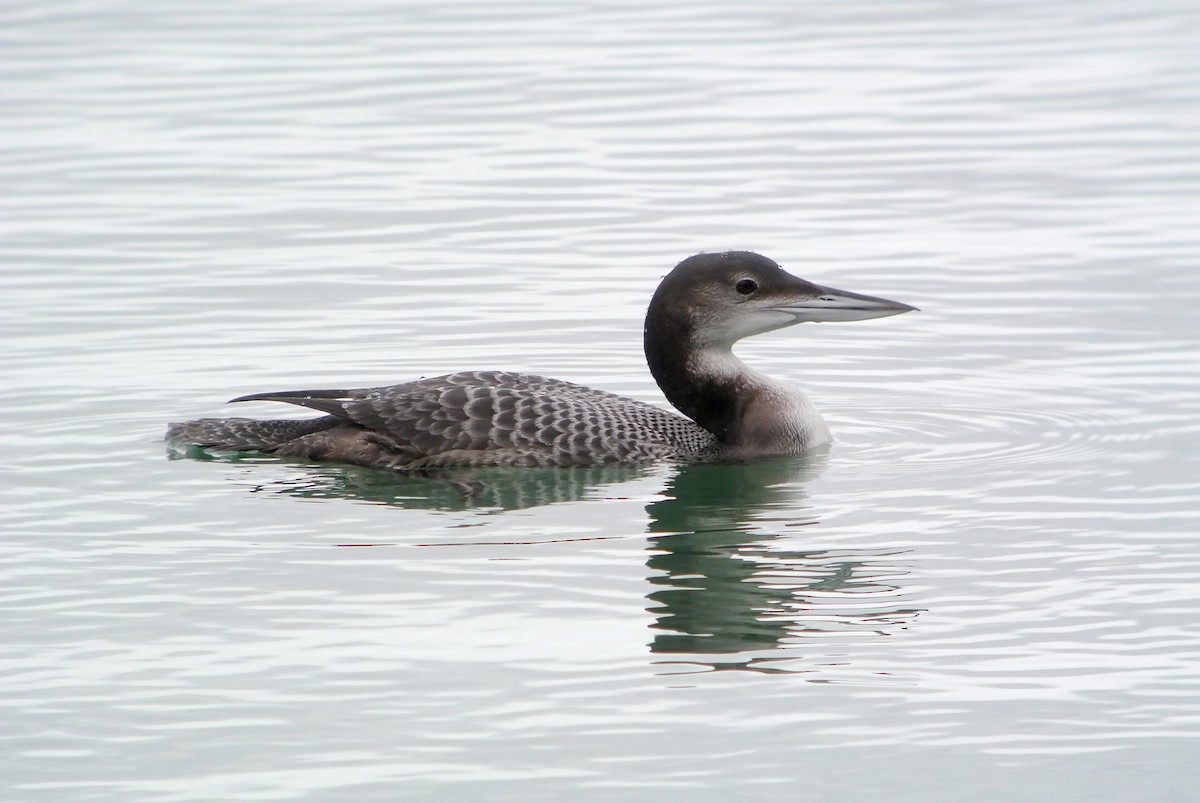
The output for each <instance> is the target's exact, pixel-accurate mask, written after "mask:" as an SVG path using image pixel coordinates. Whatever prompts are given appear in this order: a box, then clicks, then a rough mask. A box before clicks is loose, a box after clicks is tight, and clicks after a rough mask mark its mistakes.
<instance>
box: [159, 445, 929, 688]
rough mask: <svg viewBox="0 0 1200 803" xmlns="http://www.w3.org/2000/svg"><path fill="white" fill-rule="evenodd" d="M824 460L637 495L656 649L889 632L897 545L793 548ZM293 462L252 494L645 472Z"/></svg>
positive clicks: (565, 489) (517, 490)
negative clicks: (644, 501) (647, 540)
mask: <svg viewBox="0 0 1200 803" xmlns="http://www.w3.org/2000/svg"><path fill="white" fill-rule="evenodd" d="M184 454H187V455H189V456H199V457H201V458H202V459H221V460H229V461H232V462H255V461H264V462H285V463H288V462H293V461H278V460H276V459H275V458H261V457H258V458H256V457H246V456H239V457H226V458H214V457H213V456H211V455H207V454H206V453H205V454H197V453H196V452H195V451H194V450H192V451H188V452H185V453H184ZM173 456H176V457H178V456H180V453H173ZM827 460H828V454H827V452H825V451H819V452H816V453H812V454H808V455H804V456H801V457H792V458H781V459H773V460H763V461H755V462H750V463H738V464H707V465H705V464H701V465H683V466H677V467H675V468H673V469H672V473H671V474H670V475H669V478H668V481H667V483H666V487H665V488H664V489H663V491H662V492H661V498H660V499H658V500H656V501H653V502H651V503H650V504H648V505H647V506H646V512H647V514H648V525H647V529H648V532H649V533H650V534H651V545H650V547H649V551H650V553H651V555H650V557H649V558H648V559H647V561H646V567H647V569H648V570H649V572H648V580H649V582H650V583H651V584H653V585H655V586H658V587H659V590H657V591H655V592H653V593H652V594H650V595H649V597H648V599H649V601H650V603H651V604H650V606H649V608H648V610H650V611H651V612H652V613H653V614H654V615H655V616H656V623H655V625H654V629H655V633H654V635H653V637H652V640H651V642H650V650H651V651H652V652H654V653H657V654H662V655H670V654H677V655H681V656H688V658H687V660H686V661H684V662H683V663H686V664H688V665H698V666H703V667H712V668H724V669H728V668H734V667H738V666H742V667H744V668H747V669H755V670H761V671H767V667H766V664H768V663H769V662H770V661H771V660H773V659H772V658H771V657H770V656H754V655H751V656H748V657H745V659H744V660H742V661H739V660H737V659H735V658H734V657H733V656H735V655H737V654H739V653H754V652H763V651H771V650H776V649H778V648H780V647H784V646H794V645H795V644H796V643H797V642H800V641H803V640H805V639H812V638H822V639H828V638H838V637H861V636H868V637H870V636H880V635H890V634H892V633H894V632H895V631H896V630H897V629H899V628H902V627H903V626H905V625H906V624H907V623H908V622H910V621H911V620H912V619H913V618H914V617H915V616H916V615H917V614H918V613H919V612H920V611H919V609H917V608H914V607H913V606H912V605H911V604H908V603H907V602H906V595H905V593H904V590H903V580H904V577H905V575H906V574H908V569H907V568H906V567H905V565H904V563H903V557H902V556H903V555H904V552H903V551H896V550H869V549H841V550H805V549H797V548H795V547H796V545H797V543H798V542H799V543H802V542H803V539H804V529H805V528H807V527H812V526H817V525H819V524H820V518H819V514H818V512H817V511H816V510H814V509H813V508H812V507H811V506H810V505H809V504H808V501H807V494H806V491H805V483H807V482H809V481H810V480H812V479H814V478H816V477H817V476H819V474H820V473H821V470H822V469H823V467H824V465H825V464H826V462H827ZM298 465H299V466H301V467H303V469H304V470H303V471H302V472H299V473H297V474H295V475H292V476H288V477H286V478H283V479H278V480H273V481H270V482H265V483H262V484H260V485H256V486H253V487H252V488H251V490H250V492H251V493H269V494H278V495H281V496H291V497H297V498H301V499H326V500H335V499H348V500H354V501H364V502H370V503H375V504H384V505H390V506H395V507H401V508H405V509H410V510H439V511H447V510H451V511H466V510H478V511H489V510H494V511H517V510H525V509H530V508H534V507H539V506H544V505H551V504H557V503H563V502H575V501H579V500H583V499H586V498H589V497H593V496H595V495H598V494H603V495H615V494H619V491H618V490H617V488H618V486H620V485H621V484H622V483H625V482H629V481H631V480H634V479H638V478H641V477H645V476H647V475H648V474H649V473H650V470H649V468H648V467H644V466H606V467H598V468H546V469H516V470H514V469H502V468H478V469H459V468H455V469H439V470H431V471H423V472H391V471H383V470H379V469H370V468H360V467H357V466H340V465H335V466H331V465H321V464H310V463H298ZM607 537H613V536H607ZM563 540H570V539H563ZM456 543H462V542H456ZM508 543H509V545H511V546H520V545H521V544H520V543H519V542H508ZM443 545H445V544H443ZM700 656H712V657H711V658H709V659H707V660H704V659H701V658H700ZM789 657H795V656H794V655H789ZM669 663H676V662H669Z"/></svg>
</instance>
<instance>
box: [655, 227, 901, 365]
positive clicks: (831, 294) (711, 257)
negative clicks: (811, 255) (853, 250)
mask: <svg viewBox="0 0 1200 803" xmlns="http://www.w3.org/2000/svg"><path fill="white" fill-rule="evenodd" d="M914 309H916V307H910V306H909V305H908V304H901V303H900V302H898V301H888V300H887V299H884V298H874V297H872V296H864V295H859V294H858V293H850V292H847V291H845V290H835V289H833V288H831V287H822V286H821V285H818V284H813V283H812V282H809V281H805V280H804V279H800V278H797V277H795V276H793V275H791V274H790V273H787V272H786V271H784V270H783V269H782V268H780V267H779V266H778V265H777V264H775V263H774V262H773V261H771V260H770V259H767V258H766V257H764V256H762V255H760V254H755V253H753V252H751V251H726V252H724V253H719V254H697V255H696V256H693V257H688V258H687V259H685V260H683V262H680V263H679V264H678V265H677V266H676V267H675V269H674V270H673V271H671V272H670V273H669V274H667V277H666V278H665V279H663V280H662V283H661V284H659V286H658V290H657V291H655V293H654V298H653V299H652V300H651V302H650V308H649V310H647V312H646V347H647V356H649V351H650V349H651V346H652V343H651V340H652V339H653V340H654V341H661V339H662V338H671V339H674V340H676V341H678V340H686V341H689V342H690V344H691V346H692V347H693V348H712V347H716V348H729V347H730V346H732V345H733V344H734V343H736V342H737V341H739V340H741V339H742V338H744V337H749V336H751V335H757V334H761V333H763V332H770V331H772V330H774V329H782V328H783V327H785V326H791V325H792V324H794V323H803V322H805V321H861V320H866V319H868V318H883V317H885V316H888V315H899V314H900V313H902V312H909V311H910V310H914Z"/></svg>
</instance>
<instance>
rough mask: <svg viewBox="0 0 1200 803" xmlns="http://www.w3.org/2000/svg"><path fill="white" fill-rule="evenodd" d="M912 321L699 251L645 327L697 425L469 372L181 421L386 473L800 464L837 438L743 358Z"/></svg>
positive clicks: (671, 393) (187, 439) (778, 272)
mask: <svg viewBox="0 0 1200 803" xmlns="http://www.w3.org/2000/svg"><path fill="white" fill-rule="evenodd" d="M911 309H913V307H909V306H908V305H905V304H899V303H897V302H892V301H887V300H885V299H879V298H873V297H870V296H861V295H857V294H854V293H847V292H844V291H840V290H833V289H830V288H826V287H821V286H819V285H815V284H812V283H811V282H806V281H804V280H803V279H798V278H796V277H794V276H792V275H790V274H788V273H785V272H784V271H783V270H782V269H781V268H780V267H779V266H778V265H776V264H775V263H774V262H772V261H771V260H769V259H767V258H765V257H762V256H759V255H758V254H753V253H750V252H744V251H734V252H727V253H723V254H701V255H698V256H694V257H690V258H689V259H686V260H684V261H683V262H682V263H680V264H679V265H678V266H677V267H676V268H675V270H673V271H672V272H671V273H670V274H669V275H668V276H667V277H666V278H665V279H664V280H663V282H662V283H661V284H660V285H659V288H658V290H657V291H656V292H655V294H654V298H653V300H652V301H651V304H650V308H649V310H648V311H647V315H646V327H645V349H646V357H647V361H648V363H649V366H650V370H651V373H652V374H653V376H654V378H655V380H656V381H657V382H658V384H659V386H660V387H661V388H662V390H663V392H664V393H665V394H666V396H667V398H668V400H670V401H671V402H672V403H673V404H674V405H675V406H676V407H677V408H678V409H679V410H680V411H682V412H683V413H684V414H685V415H686V416H687V418H684V417H682V416H679V415H676V414H674V413H671V412H668V411H665V410H661V409H659V408H657V407H654V406H652V405H649V404H646V403H644V402H640V401H637V400H634V399H629V398H626V397H623V396H618V395H616V394H613V393H607V392H605V391H601V390H595V389H593V388H589V387H585V386H582V385H576V384H573V383H570V382H563V381H561V380H558V379H547V378H545V377H540V376H533V375H529V374H518V373H511V372H504V371H468V372H462V373H456V374H448V375H445V376H439V377H434V378H430V379H420V380H417V381H414V382H406V383H403V384H399V385H390V386H386V387H375V388H360V389H342V390H300V391H283V392H273V393H254V394H250V395H247V396H240V397H238V398H236V399H233V400H232V401H235V402H241V401H275V402H285V403H288V404H295V405H300V406H302V407H307V408H310V409H314V410H319V411H321V412H323V413H326V415H325V416H324V417H321V418H316V419H307V420H303V421H291V420H286V421H281V420H265V421H263V420H255V419H246V418H226V419H201V420H198V421H190V422H185V423H181V424H172V425H171V426H170V428H169V429H168V431H167V437H168V438H169V439H172V440H175V441H180V442H183V443H187V444H191V445H194V446H199V447H204V448H215V449H227V450H236V451H260V452H265V453H269V454H275V455H283V456H294V457H301V458H306V459H310V460H331V461H338V462H346V463H354V464H358V465H365V466H374V467H381V468H391V469H402V470H408V469H421V468H431V467H442V466H596V465H608V464H613V463H644V462H650V461H655V460H681V461H707V460H720V459H743V458H752V457H759V456H765V455H780V454H798V453H800V452H803V451H805V450H807V449H809V448H812V447H813V446H817V445H819V444H822V443H825V442H828V440H829V439H830V435H829V430H828V428H827V427H826V426H825V424H824V422H823V421H822V419H821V416H820V413H818V412H817V410H816V408H815V407H813V405H812V404H811V402H809V401H808V398H807V397H806V396H805V395H804V394H803V393H802V392H801V391H800V390H799V389H797V388H794V387H792V386H790V385H787V384H786V383H782V382H777V381H775V380H772V379H770V378H768V377H765V376H763V375H761V374H758V373H757V372H755V371H752V370H751V369H749V368H748V367H747V366H745V365H744V364H743V363H742V362H741V361H740V360H738V359H737V358H736V357H735V356H734V355H733V353H732V351H731V349H732V346H733V344H734V343H735V342H736V341H737V340H739V339H741V338H743V337H747V336H749V335H753V334H758V333H760V332H766V331H771V330H772V329H779V328H782V327H784V326H790V325H791V324H794V323H799V322H802V321H817V320H860V319H865V318H873V317H883V316H885V315H895V314H898V313H901V312H907V311H908V310H911Z"/></svg>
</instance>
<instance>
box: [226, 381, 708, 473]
mask: <svg viewBox="0 0 1200 803" xmlns="http://www.w3.org/2000/svg"><path fill="white" fill-rule="evenodd" d="M233 401H279V402H286V403H288V404H296V405H300V406H301V407H309V408H312V409H314V410H320V411H321V412H324V413H329V414H331V415H335V416H338V417H339V418H342V419H345V420H347V421H351V422H353V423H355V424H357V425H359V426H361V427H363V428H365V429H367V430H370V431H372V432H374V433H376V434H377V435H380V436H383V439H384V440H385V441H386V442H387V443H389V444H390V445H391V447H392V448H393V449H394V450H396V451H397V452H400V453H403V454H405V455H408V456H411V457H413V458H417V457H432V456H436V455H441V454H445V453H447V452H467V451H469V452H481V451H487V450H496V449H502V450H516V451H518V452H519V451H521V450H529V451H531V452H533V451H536V452H545V451H546V450H551V451H553V452H554V453H555V454H556V455H558V459H556V462H557V463H558V464H564V461H566V463H570V462H574V458H577V459H578V464H580V465H595V464H596V463H597V462H621V461H627V460H636V459H654V458H662V457H667V458H669V457H672V456H674V455H676V454H678V453H679V452H682V451H685V450H693V451H697V450H699V449H702V448H704V447H705V446H707V445H708V444H709V442H710V441H711V435H709V434H708V433H707V432H705V431H704V430H702V429H701V428H700V427H699V426H697V425H696V424H694V423H693V422H691V421H689V420H687V419H685V418H683V417H681V416H679V415H676V414H674V413H670V412H667V411H666V410H661V409H659V408H657V407H654V406H652V405H649V404H646V403H644V402H639V401H637V400H635V399H629V398H626V397H624V396H618V395H616V394H613V393H606V392H604V391H600V390H595V389H593V388H589V387H585V386H583V385H576V384H574V383H571V382H563V381H561V380H558V379H548V378H545V377H541V376H534V375H531V374H519V373H513V372H508V371H465V372H462V373H457V374H447V375H445V376H438V377H432V378H429V379H420V380H417V381H414V382H406V383H404V384H400V385H389V386H386V387H376V388H361V389H342V390H302V391H283V392H274V393H254V394H250V395H247V396H240V397H238V398H237V399H234V400H233Z"/></svg>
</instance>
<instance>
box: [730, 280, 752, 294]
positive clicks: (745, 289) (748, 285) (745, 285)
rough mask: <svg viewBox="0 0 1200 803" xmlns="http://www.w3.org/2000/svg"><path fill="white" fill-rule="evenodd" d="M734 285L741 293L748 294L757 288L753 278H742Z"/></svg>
mask: <svg viewBox="0 0 1200 803" xmlns="http://www.w3.org/2000/svg"><path fill="white" fill-rule="evenodd" d="M734 287H735V288H736V289H737V291H738V292H739V293H741V294H742V295H744V296H748V295H750V294H751V293H753V292H754V291H755V290H757V289H758V282H756V281H754V280H753V279H742V280H741V281H740V282H738V283H737V284H736V285H734Z"/></svg>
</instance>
